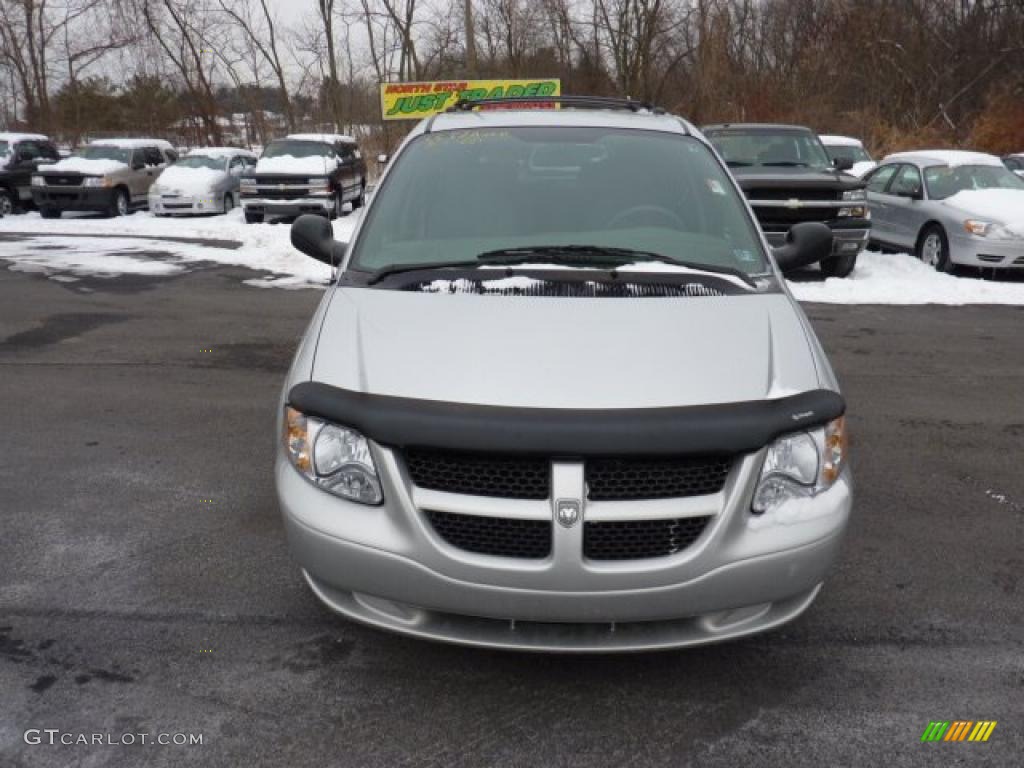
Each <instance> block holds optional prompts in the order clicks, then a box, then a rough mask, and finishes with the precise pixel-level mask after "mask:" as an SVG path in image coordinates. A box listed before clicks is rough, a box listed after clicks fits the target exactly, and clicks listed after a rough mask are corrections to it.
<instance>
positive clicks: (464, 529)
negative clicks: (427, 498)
mask: <svg viewBox="0 0 1024 768" xmlns="http://www.w3.org/2000/svg"><path fill="white" fill-rule="evenodd" d="M426 515H427V519H428V520H430V524H431V525H432V526H433V527H434V530H435V531H437V535H438V536H440V537H441V538H442V539H444V540H445V541H446V542H448V543H449V544H450V545H451V546H453V547H456V548H457V549H463V550H466V551H467V552H475V553H477V554H480V555H494V556H497V557H517V558H526V559H531V560H537V559H540V558H544V557H547V556H548V555H549V554H550V553H551V522H550V521H549V520H519V519H515V518H507V517H484V516H482V515H459V514H455V513H454V512H437V511H434V510H426Z"/></svg>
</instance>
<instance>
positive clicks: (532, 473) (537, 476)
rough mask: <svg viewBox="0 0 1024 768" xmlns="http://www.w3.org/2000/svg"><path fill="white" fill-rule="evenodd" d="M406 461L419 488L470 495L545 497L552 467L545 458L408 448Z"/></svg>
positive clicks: (508, 497)
mask: <svg viewBox="0 0 1024 768" xmlns="http://www.w3.org/2000/svg"><path fill="white" fill-rule="evenodd" d="M405 463H406V466H407V467H408V469H409V476H410V477H412V481H413V483H415V484H416V485H417V486H419V487H420V488H429V489H431V490H434V491H446V492H448V493H464V494H468V495H470V496H497V497H503V498H507V499H546V498H548V495H549V494H550V490H551V467H550V463H549V461H548V460H547V459H546V458H541V457H530V456H501V455H489V454H473V453H450V452H447V451H444V452H442V451H427V450H419V449H410V450H408V451H406V454H405Z"/></svg>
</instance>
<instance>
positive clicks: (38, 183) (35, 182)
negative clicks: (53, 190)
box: [31, 176, 46, 187]
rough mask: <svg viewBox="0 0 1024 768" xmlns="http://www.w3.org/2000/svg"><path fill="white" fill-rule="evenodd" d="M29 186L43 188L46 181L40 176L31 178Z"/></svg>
mask: <svg viewBox="0 0 1024 768" xmlns="http://www.w3.org/2000/svg"><path fill="white" fill-rule="evenodd" d="M31 184H32V186H33V187H45V186H46V179H44V178H43V177H42V176H33V177H32V181H31Z"/></svg>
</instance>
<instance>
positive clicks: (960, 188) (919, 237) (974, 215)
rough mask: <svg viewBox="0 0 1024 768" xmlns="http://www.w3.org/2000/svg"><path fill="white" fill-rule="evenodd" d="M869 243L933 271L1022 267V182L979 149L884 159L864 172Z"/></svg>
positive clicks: (1023, 261) (916, 152) (898, 155)
mask: <svg viewBox="0 0 1024 768" xmlns="http://www.w3.org/2000/svg"><path fill="white" fill-rule="evenodd" d="M867 181H868V188H867V192H868V206H869V208H870V209H871V219H872V227H871V240H872V242H874V243H876V244H878V245H881V246H884V247H889V248H898V249H901V250H909V251H911V252H912V253H915V254H917V256H918V257H919V258H920V259H921V260H922V261H924V262H925V263H926V264H928V265H930V266H932V267H934V268H935V269H937V270H939V271H941V272H952V271H953V269H954V267H955V266H956V265H961V264H962V265H967V266H973V267H990V268H1024V179H1021V178H1020V177H1018V176H1016V175H1014V174H1013V173H1012V172H1011V171H1009V170H1007V169H1006V167H1005V166H1004V165H1003V163H1002V162H1001V161H1000V160H999V158H997V157H995V156H994V155H986V154H982V153H980V152H963V151H953V150H921V151H914V152H902V153H899V154H895V155H889V156H888V157H886V158H885V159H884V160H883V161H882V164H881V165H880V166H879V167H878V168H877V169H876V170H875V171H874V172H873V173H871V174H870V175H869V176H868V177H867Z"/></svg>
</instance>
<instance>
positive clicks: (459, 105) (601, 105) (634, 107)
mask: <svg viewBox="0 0 1024 768" xmlns="http://www.w3.org/2000/svg"><path fill="white" fill-rule="evenodd" d="M538 102H549V103H553V104H563V105H565V106H567V107H576V108H578V109H628V110H629V111H630V112H639V111H640V110H642V109H644V110H647V111H648V112H652V113H653V114H655V115H663V114H665V110H664V109H663V108H662V107H659V106H656V105H654V104H652V103H651V102H649V101H634V100H633V99H622V98H618V97H615V96H510V97H508V98H504V99H501V98H487V99H459V100H458V101H456V102H455V103H454V104H452V105H451V106H450V107H448V109H446V110H445V111H446V112H470V111H472V110H473V108H474V107H481V106H487V105H489V104H537V103H538Z"/></svg>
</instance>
